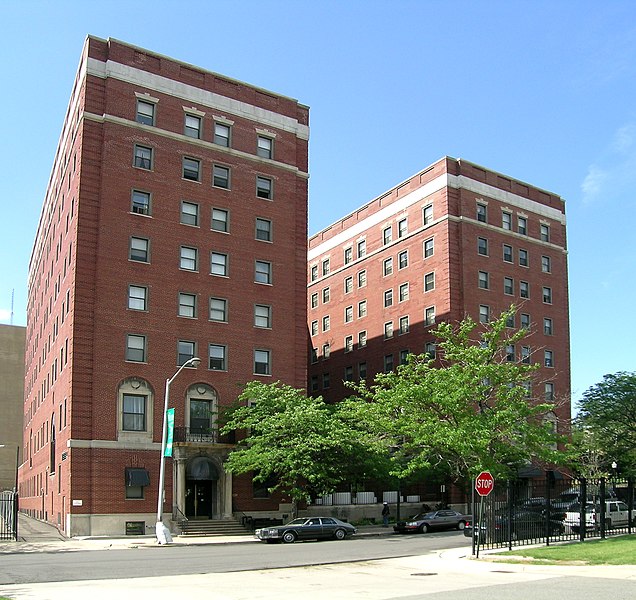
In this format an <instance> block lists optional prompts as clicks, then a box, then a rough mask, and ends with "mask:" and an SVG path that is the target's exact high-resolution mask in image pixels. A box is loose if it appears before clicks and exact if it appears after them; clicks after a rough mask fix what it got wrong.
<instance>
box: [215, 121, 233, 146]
mask: <svg viewBox="0 0 636 600" xmlns="http://www.w3.org/2000/svg"><path fill="white" fill-rule="evenodd" d="M230 131H231V130H230V126H229V125H224V124H223V123H215V124H214V143H215V144H217V145H219V146H225V147H226V148H229V147H230Z"/></svg>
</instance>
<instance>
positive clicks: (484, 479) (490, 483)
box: [475, 471, 495, 496]
mask: <svg viewBox="0 0 636 600" xmlns="http://www.w3.org/2000/svg"><path fill="white" fill-rule="evenodd" d="M494 488H495V478H494V477H493V476H492V475H491V474H490V473H489V472H488V471H482V472H481V473H480V474H479V475H477V478H476V479H475V491H476V492H477V493H478V494H479V495H480V496H487V495H488V494H490V492H492V491H493V489H494Z"/></svg>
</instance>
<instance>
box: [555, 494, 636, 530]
mask: <svg viewBox="0 0 636 600" xmlns="http://www.w3.org/2000/svg"><path fill="white" fill-rule="evenodd" d="M584 514H585V529H586V531H593V530H595V529H599V528H600V526H601V505H600V504H598V503H596V504H595V503H594V502H587V503H586V504H585V507H584ZM564 522H565V525H566V527H568V528H569V529H571V530H572V531H573V532H574V533H578V532H579V531H580V529H581V503H580V502H575V503H574V504H572V505H571V506H570V508H569V509H568V511H567V513H566V514H565V521H564ZM628 523H629V509H628V507H627V504H625V503H624V502H621V501H620V500H606V501H605V528H606V529H610V528H612V527H627V525H628ZM633 523H634V524H635V525H636V517H634V518H633Z"/></svg>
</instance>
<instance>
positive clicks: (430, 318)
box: [424, 306, 435, 326]
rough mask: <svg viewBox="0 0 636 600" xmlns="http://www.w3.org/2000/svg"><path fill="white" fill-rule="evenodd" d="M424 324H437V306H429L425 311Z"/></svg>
mask: <svg viewBox="0 0 636 600" xmlns="http://www.w3.org/2000/svg"><path fill="white" fill-rule="evenodd" d="M424 325H426V326H429V325H435V307H434V306H429V307H428V308H427V309H426V310H425V311H424Z"/></svg>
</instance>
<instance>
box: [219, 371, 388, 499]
mask: <svg viewBox="0 0 636 600" xmlns="http://www.w3.org/2000/svg"><path fill="white" fill-rule="evenodd" d="M236 430H244V431H245V433H246V435H245V437H243V438H242V439H241V440H239V442H238V443H237V446H236V449H235V450H233V451H232V452H231V453H230V455H229V457H228V460H227V462H226V468H227V469H228V470H229V471H231V472H233V473H237V474H240V473H248V472H253V473H254V478H255V479H256V480H257V481H263V482H265V481H268V482H269V481H272V482H275V484H274V485H272V487H271V488H270V491H274V490H276V489H280V490H281V491H283V492H284V493H286V494H288V495H289V496H290V497H291V499H292V501H293V502H294V505H296V504H297V503H298V502H299V501H306V500H309V498H310V497H312V496H314V497H316V496H322V495H323V494H327V493H330V492H332V491H333V490H334V489H336V488H337V487H338V485H340V484H343V483H348V484H355V483H356V482H358V481H362V480H364V479H365V478H367V477H374V476H377V475H378V473H379V469H380V468H381V465H382V463H383V461H384V459H383V457H381V456H374V455H373V450H372V448H373V446H372V445H371V444H367V443H366V442H365V436H364V435H363V434H362V433H361V432H360V431H358V430H356V429H355V428H353V427H352V426H351V425H350V424H349V423H348V422H347V420H346V419H341V418H340V415H339V410H338V406H337V405H329V404H326V403H325V402H324V401H323V399H322V398H320V397H319V398H308V397H307V396H306V395H305V394H304V393H303V392H302V391H301V390H297V389H294V388H292V387H290V386H288V385H283V384H281V383H280V382H276V383H272V384H267V385H266V384H263V383H260V382H256V381H253V382H250V383H248V384H247V385H246V386H245V389H244V391H243V393H242V394H241V395H240V396H239V399H238V405H237V406H236V407H234V408H232V409H231V410H230V411H229V412H228V413H227V414H226V415H225V424H224V426H223V427H222V432H224V433H229V432H232V431H236Z"/></svg>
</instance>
